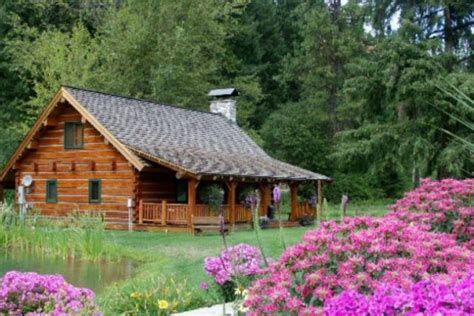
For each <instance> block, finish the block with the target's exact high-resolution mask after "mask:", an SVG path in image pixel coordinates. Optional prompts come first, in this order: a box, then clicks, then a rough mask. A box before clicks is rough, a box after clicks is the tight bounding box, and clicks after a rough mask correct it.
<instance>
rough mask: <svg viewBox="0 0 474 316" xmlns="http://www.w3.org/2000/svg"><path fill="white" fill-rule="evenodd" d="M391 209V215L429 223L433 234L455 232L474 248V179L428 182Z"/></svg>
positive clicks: (460, 238) (457, 236)
mask: <svg viewBox="0 0 474 316" xmlns="http://www.w3.org/2000/svg"><path fill="white" fill-rule="evenodd" d="M391 208H392V210H393V211H394V212H393V213H392V214H389V216H392V217H397V218H399V219H402V220H404V221H406V222H420V221H421V222H424V223H429V224H430V225H431V227H432V230H433V231H438V232H445V233H452V234H454V235H455V236H456V239H457V240H458V241H459V242H467V243H468V244H467V245H466V246H469V247H470V248H471V249H474V248H473V246H474V244H473V239H474V179H465V180H455V179H444V180H441V181H433V180H431V179H424V180H423V181H422V185H421V186H420V187H419V188H417V189H415V190H413V191H411V192H408V193H406V194H405V196H404V197H403V198H402V199H400V200H398V201H397V202H396V203H395V204H394V205H393V206H392V207H391Z"/></svg>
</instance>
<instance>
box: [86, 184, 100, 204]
mask: <svg viewBox="0 0 474 316" xmlns="http://www.w3.org/2000/svg"><path fill="white" fill-rule="evenodd" d="M101 199H102V181H101V180H89V203H100V201H101Z"/></svg>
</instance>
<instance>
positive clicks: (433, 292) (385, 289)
mask: <svg viewBox="0 0 474 316" xmlns="http://www.w3.org/2000/svg"><path fill="white" fill-rule="evenodd" d="M324 314H325V315H327V316H339V315H347V316H351V315H354V316H356V315H357V316H358V315H371V316H372V315H373V316H378V315H473V314H474V277H473V276H469V277H467V278H465V279H464V280H462V281H459V282H456V283H455V284H453V285H445V284H441V283H437V282H433V281H432V280H424V281H420V282H418V283H416V284H415V285H413V286H412V287H411V289H409V290H404V289H401V288H399V287H397V286H394V285H387V284H383V285H381V286H380V287H378V288H377V289H376V290H375V293H374V294H373V295H372V296H367V295H363V294H360V293H358V292H355V291H352V290H347V291H344V292H342V293H341V294H340V295H338V296H337V297H335V298H333V299H330V300H328V301H327V302H326V304H325V306H324Z"/></svg>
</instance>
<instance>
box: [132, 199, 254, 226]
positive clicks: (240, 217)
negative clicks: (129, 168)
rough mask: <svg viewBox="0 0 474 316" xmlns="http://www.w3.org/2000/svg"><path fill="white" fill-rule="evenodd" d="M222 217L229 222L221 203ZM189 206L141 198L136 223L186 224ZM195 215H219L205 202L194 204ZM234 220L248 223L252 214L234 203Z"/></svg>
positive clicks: (225, 207)
mask: <svg viewBox="0 0 474 316" xmlns="http://www.w3.org/2000/svg"><path fill="white" fill-rule="evenodd" d="M222 207H223V209H224V219H225V221H226V222H230V212H229V206H228V205H223V206H222ZM188 212H189V207H188V205H187V204H178V203H167V202H166V201H163V202H161V203H156V202H146V201H143V200H141V201H140V203H139V206H138V223H139V224H143V223H148V224H158V225H163V226H164V225H168V224H170V225H186V224H187V223H188ZM194 215H195V216H209V217H214V216H216V217H217V216H219V213H218V212H215V211H214V210H212V208H210V207H209V206H208V205H206V204H196V206H195V209H194ZM234 218H235V222H236V223H248V222H251V220H252V214H251V211H250V209H249V208H247V207H245V205H240V204H236V205H235V217H234Z"/></svg>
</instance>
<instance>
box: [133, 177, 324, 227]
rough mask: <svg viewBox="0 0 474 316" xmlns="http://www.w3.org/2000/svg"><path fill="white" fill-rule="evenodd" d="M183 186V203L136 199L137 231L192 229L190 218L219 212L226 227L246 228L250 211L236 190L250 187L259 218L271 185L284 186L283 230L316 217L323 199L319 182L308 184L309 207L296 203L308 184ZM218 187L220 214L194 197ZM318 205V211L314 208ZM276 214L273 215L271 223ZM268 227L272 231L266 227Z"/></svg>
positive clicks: (267, 203) (193, 182)
mask: <svg viewBox="0 0 474 316" xmlns="http://www.w3.org/2000/svg"><path fill="white" fill-rule="evenodd" d="M183 180H184V181H186V184H187V188H186V189H187V192H186V200H187V201H186V203H183V202H181V203H180V202H177V201H176V200H166V199H162V200H161V201H156V200H154V201H150V200H147V199H139V200H138V201H137V207H136V213H135V215H136V216H135V223H136V225H137V226H140V227H150V226H152V227H156V228H158V227H161V228H188V229H191V228H192V227H193V218H195V217H199V218H203V217H205V218H217V217H219V215H220V213H221V212H222V213H223V215H224V220H225V224H226V226H228V227H236V226H238V225H249V224H252V222H253V215H252V210H251V208H250V207H249V206H247V205H245V204H244V203H243V201H242V198H241V197H240V196H239V194H238V193H239V188H241V187H243V186H249V185H250V186H252V187H254V188H255V189H256V190H258V192H259V195H260V205H259V214H258V215H259V217H265V216H267V212H268V209H269V207H270V206H271V205H274V202H273V198H272V190H273V187H274V186H275V185H280V184H287V185H288V188H289V191H290V200H291V203H290V205H291V211H290V213H289V214H284V215H282V222H283V224H284V226H298V222H299V221H300V219H301V218H303V217H305V216H313V217H314V218H316V217H317V216H318V211H317V210H318V209H319V210H320V209H321V205H322V198H323V181H321V180H316V181H311V182H309V184H311V185H312V187H313V188H314V195H315V196H316V197H317V199H316V203H313V204H310V203H309V202H308V201H299V199H298V189H299V185H300V184H302V183H306V184H308V182H295V181H292V182H281V181H264V182H263V181H260V182H249V181H246V182H243V181H225V179H222V180H221V181H219V180H216V179H212V180H205V181H201V180H198V179H195V178H188V179H183ZM209 184H218V185H220V186H221V187H222V188H223V189H224V190H225V195H224V196H225V198H224V204H223V205H222V206H221V210H215V209H213V208H212V207H211V206H210V205H208V204H205V203H203V201H202V200H201V199H200V198H199V197H198V188H199V187H200V186H203V185H209ZM318 205H319V207H318ZM277 219H278V214H275V221H277ZM269 227H275V225H270V226H269Z"/></svg>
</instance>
